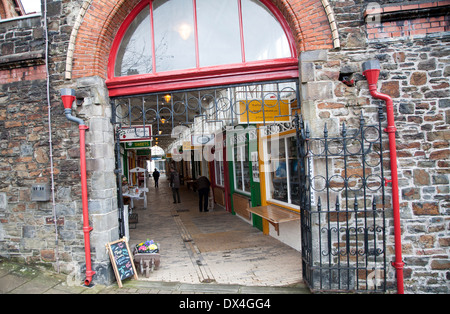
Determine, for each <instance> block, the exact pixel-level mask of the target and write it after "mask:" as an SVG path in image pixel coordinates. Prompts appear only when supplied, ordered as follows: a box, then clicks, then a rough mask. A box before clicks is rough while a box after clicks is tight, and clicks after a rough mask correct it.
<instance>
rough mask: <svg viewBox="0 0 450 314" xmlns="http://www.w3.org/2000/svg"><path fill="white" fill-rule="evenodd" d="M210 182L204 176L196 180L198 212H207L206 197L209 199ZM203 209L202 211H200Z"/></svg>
mask: <svg viewBox="0 0 450 314" xmlns="http://www.w3.org/2000/svg"><path fill="white" fill-rule="evenodd" d="M210 185H211V182H209V180H208V178H207V177H205V176H201V177H199V178H198V179H197V188H198V209H199V210H200V212H202V211H204V212H208V211H209V210H208V197H209V186H210ZM202 206H203V208H202ZM202 209H203V210H202Z"/></svg>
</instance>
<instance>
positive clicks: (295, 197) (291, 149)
mask: <svg viewBox="0 0 450 314" xmlns="http://www.w3.org/2000/svg"><path fill="white" fill-rule="evenodd" d="M287 145H288V149H287V150H288V154H289V186H290V194H291V203H292V204H295V205H300V185H299V177H298V159H297V139H296V138H295V136H292V137H289V138H287Z"/></svg>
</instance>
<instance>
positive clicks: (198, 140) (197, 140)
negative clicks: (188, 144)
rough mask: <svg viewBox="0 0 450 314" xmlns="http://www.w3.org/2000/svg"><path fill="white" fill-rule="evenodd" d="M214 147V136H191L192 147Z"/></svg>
mask: <svg viewBox="0 0 450 314" xmlns="http://www.w3.org/2000/svg"><path fill="white" fill-rule="evenodd" d="M202 145H214V134H201V135H192V146H202Z"/></svg>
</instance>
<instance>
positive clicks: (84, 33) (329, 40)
mask: <svg viewBox="0 0 450 314" xmlns="http://www.w3.org/2000/svg"><path fill="white" fill-rule="evenodd" d="M140 1H141V0H86V1H85V3H84V4H83V6H86V8H85V9H84V10H82V11H81V12H80V16H79V21H80V22H79V23H80V24H79V25H77V28H76V29H75V30H74V31H73V32H72V35H73V36H72V37H73V38H72V39H71V41H72V45H73V51H71V49H70V48H69V51H68V57H67V61H66V78H80V77H85V76H95V75H97V76H100V77H102V78H104V79H106V77H107V66H108V57H109V51H110V48H111V47H112V43H113V41H114V37H115V35H116V33H117V31H118V29H119V27H120V25H121V24H122V22H123V21H124V20H125V18H126V17H127V15H128V14H129V13H130V12H131V10H132V9H133V8H134V7H135V6H136V5H137V4H138V3H139V2H140ZM271 2H272V3H273V4H274V5H275V6H276V7H277V8H278V9H279V10H280V12H281V14H282V15H283V16H284V18H285V19H286V21H287V23H288V24H289V26H290V28H291V31H292V35H293V36H294V39H295V43H296V48H297V51H298V52H301V51H307V50H316V49H332V48H337V47H338V46H339V44H338V42H337V44H336V38H334V40H335V41H334V43H333V34H332V33H333V32H332V28H333V26H332V23H331V22H332V20H331V19H330V16H331V17H332V10H331V8H330V7H329V5H328V0H271ZM327 6H328V9H327V11H328V12H331V14H330V13H328V14H327V13H326V10H325V8H326V7H327ZM330 25H331V26H330ZM334 37H336V34H335V36H334ZM337 40H338V39H337Z"/></svg>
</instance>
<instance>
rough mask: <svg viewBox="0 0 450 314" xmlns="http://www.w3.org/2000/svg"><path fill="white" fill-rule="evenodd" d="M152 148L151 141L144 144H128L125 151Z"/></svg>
mask: <svg viewBox="0 0 450 314" xmlns="http://www.w3.org/2000/svg"><path fill="white" fill-rule="evenodd" d="M150 147H152V142H151V141H143V142H126V143H125V149H140V148H150Z"/></svg>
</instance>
